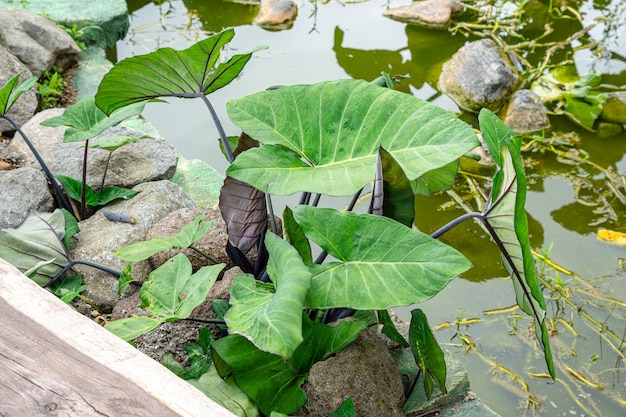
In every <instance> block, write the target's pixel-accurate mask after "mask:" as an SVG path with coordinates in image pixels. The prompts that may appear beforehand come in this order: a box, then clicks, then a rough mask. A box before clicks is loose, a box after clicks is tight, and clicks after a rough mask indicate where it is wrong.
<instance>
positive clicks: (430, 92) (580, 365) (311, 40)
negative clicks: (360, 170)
mask: <svg viewBox="0 0 626 417" xmlns="http://www.w3.org/2000/svg"><path fill="white" fill-rule="evenodd" d="M296 3H297V5H298V8H299V13H298V17H297V19H296V20H295V22H294V24H293V26H292V27H291V28H290V29H288V30H280V31H270V30H266V29H263V28H260V27H258V26H255V25H254V24H253V23H252V20H253V18H254V17H255V15H256V13H257V12H258V6H257V5H250V4H239V3H232V2H224V1H221V0H202V1H200V0H197V1H191V0H188V1H161V2H156V1H155V2H145V1H129V8H130V10H131V12H132V16H131V30H130V32H129V34H128V36H127V37H126V38H125V39H124V40H123V41H120V42H119V43H118V45H117V47H116V50H115V51H111V56H112V57H113V58H114V59H118V60H119V59H123V58H125V57H128V56H132V55H136V54H143V53H147V52H150V51H153V50H154V49H156V48H157V47H159V46H161V47H162V46H168V47H173V48H176V49H184V48H186V47H188V46H189V45H191V44H192V43H193V42H195V41H196V40H199V39H203V38H204V37H206V36H207V35H208V34H210V33H211V32H214V31H219V30H221V29H222V28H223V27H227V26H233V27H235V33H236V35H235V38H234V40H233V41H232V42H231V44H229V45H230V46H229V47H228V50H227V51H225V54H227V55H228V54H234V53H239V52H245V51H248V50H250V49H252V48H253V47H255V46H257V45H267V46H268V47H269V49H267V50H264V51H260V52H258V53H256V54H255V55H254V57H253V59H252V60H251V61H250V63H249V64H248V66H247V67H246V69H245V71H244V73H243V75H242V76H241V77H240V78H239V79H237V80H236V81H235V82H233V83H232V84H231V85H229V86H227V87H225V88H223V89H221V90H219V91H217V92H216V93H214V94H212V95H211V96H210V99H211V101H212V103H213V105H214V107H215V108H216V110H217V111H218V114H219V116H220V117H221V119H222V122H223V123H224V125H225V129H226V132H227V134H229V135H237V134H239V131H238V130H237V128H236V127H235V126H234V125H233V124H231V123H230V122H229V121H228V118H227V116H226V113H225V105H226V103H227V102H228V100H230V99H233V98H237V97H241V96H244V95H248V94H252V93H255V92H258V91H261V90H264V89H266V88H267V87H270V86H273V85H285V84H298V83H306V84H308V83H314V82H318V81H324V80H331V79H342V78H362V79H366V80H371V79H374V78H376V77H377V76H379V75H380V73H381V71H386V72H388V73H390V74H393V75H399V74H409V76H410V78H408V79H406V80H404V81H403V83H402V84H401V85H399V86H398V87H397V88H398V89H400V90H402V91H405V92H407V93H410V94H413V95H415V96H417V97H419V98H421V99H424V100H429V101H431V102H433V103H435V104H437V105H439V106H440V107H442V108H444V109H447V110H450V111H452V112H456V113H460V117H461V118H462V119H464V120H466V121H467V122H469V123H472V124H473V123H475V116H474V115H471V114H467V113H463V112H461V111H460V109H459V108H458V107H457V105H456V104H455V103H454V102H453V101H452V100H451V99H449V98H448V97H447V96H445V95H443V94H441V93H440V92H439V91H438V90H437V80H438V77H439V73H440V71H441V66H442V65H443V63H444V62H446V61H447V60H448V59H449V58H450V57H451V56H452V54H454V52H456V51H457V50H458V49H459V48H460V47H461V46H462V45H463V44H465V43H466V42H468V41H470V40H473V39H477V38H472V37H469V38H467V37H464V36H462V35H458V34H457V35H454V36H453V35H451V34H450V33H448V32H447V31H436V30H429V29H423V28H418V27H414V26H410V25H407V24H405V23H400V22H397V21H394V20H391V19H389V18H386V17H383V15H382V13H383V12H384V11H385V10H386V9H387V8H390V7H399V6H402V5H406V4H409V3H410V2H409V1H406V0H403V1H391V0H389V1H384V0H369V1H365V2H361V3H345V4H342V3H341V2H339V1H330V2H328V3H326V4H324V3H322V2H318V3H314V2H309V1H304V0H296ZM467 3H468V4H470V5H473V4H475V2H472V1H468V2H467ZM493 3H497V4H499V5H500V6H499V7H498V8H497V9H498V10H499V13H503V14H507V13H510V12H511V11H514V10H516V7H517V6H516V5H515V4H520V3H524V4H527V10H532V12H530V11H529V12H528V14H527V17H528V16H530V17H528V18H529V19H531V20H530V22H531V23H532V24H529V25H527V29H526V32H525V33H524V34H525V35H526V36H527V37H536V36H539V35H540V34H541V33H542V32H543V28H544V24H546V23H549V22H552V25H553V27H554V32H553V33H552V34H551V35H549V36H548V37H547V38H546V39H547V40H562V39H566V38H567V37H568V36H571V35H572V34H574V33H576V32H578V31H580V30H581V29H582V28H583V27H586V26H588V25H590V24H592V23H593V22H594V21H596V20H598V19H606V20H605V21H604V22H599V23H598V24H597V26H595V27H594V28H593V29H591V30H589V31H588V32H587V33H586V34H585V35H583V36H582V37H581V38H580V39H579V40H576V41H575V42H574V43H573V46H574V48H576V47H579V46H582V45H586V44H588V43H590V42H596V43H597V44H598V45H599V47H600V49H594V51H593V52H592V51H590V50H589V49H588V48H582V49H580V50H578V51H576V53H574V54H572V53H571V52H572V51H571V49H570V48H564V49H561V50H558V51H555V55H554V59H553V61H552V63H558V62H561V61H560V60H562V61H565V60H566V59H570V58H572V59H573V62H574V64H575V67H576V70H577V71H578V73H579V74H580V75H584V74H587V73H589V72H591V71H595V72H597V73H599V74H602V83H604V84H613V85H617V86H622V88H625V87H624V86H625V85H626V58H625V55H626V2H623V1H620V0H613V1H608V0H607V1H603V0H595V1H565V0H562V1H559V0H553V1H548V0H545V1H525V2H520V1H517V2H502V1H499V2H495V1H494V2H493ZM514 3H515V4H514ZM550 7H552V11H551V12H550ZM568 7H569V9H568ZM559 14H564V15H567V16H570V18H567V19H559V18H558V16H559ZM577 14H579V15H578V16H579V17H580V19H577V18H576V16H577ZM554 16H557V18H556V19H553V17H554ZM508 40H511V39H508ZM515 42H519V40H517V41H515ZM546 49H547V48H545V47H544V48H541V47H537V48H535V50H534V52H531V53H529V54H528V55H527V59H528V60H529V61H530V62H533V63H537V62H540V60H541V59H542V56H543V55H544V54H545V52H546ZM144 115H145V117H146V118H147V119H148V120H150V121H151V122H152V123H153V124H154V125H155V126H156V127H157V128H158V129H159V130H160V132H161V133H162V134H163V135H164V136H165V137H166V138H167V139H168V140H169V141H170V142H171V143H172V144H173V145H174V146H175V147H176V148H177V149H178V150H179V151H180V152H181V153H182V154H183V155H184V156H185V157H187V158H195V159H202V160H204V161H206V162H208V163H209V164H210V165H212V166H213V167H215V168H216V169H217V170H218V171H220V172H224V171H225V169H226V167H227V163H226V161H225V160H224V158H223V157H222V156H221V154H220V152H219V148H218V140H217V137H218V136H217V133H216V131H215V128H214V126H213V124H212V121H211V120H210V118H209V115H208V113H207V111H206V108H205V107H204V105H203V104H202V103H201V102H200V101H197V100H171V101H170V104H169V105H168V104H150V105H148V106H147V108H146V111H145V112H144ZM551 121H552V131H550V132H546V133H545V135H544V137H539V138H537V137H535V138H525V144H526V145H528V149H527V150H526V151H525V152H524V153H523V157H524V160H525V164H526V170H527V177H528V184H529V191H528V199H527V212H528V215H529V222H530V232H531V244H532V246H533V248H534V249H535V250H536V251H538V252H542V251H545V250H547V249H548V248H549V247H551V251H550V256H549V257H550V259H551V261H552V262H554V263H555V264H556V265H558V266H561V267H563V268H565V269H566V270H567V271H571V272H573V273H575V274H576V275H572V274H568V273H567V271H561V272H555V271H554V269H553V268H551V267H549V266H545V265H544V268H543V269H542V271H543V272H544V273H545V276H546V277H547V279H548V280H549V282H551V283H552V285H553V286H552V288H553V289H555V288H557V289H558V288H559V285H557V284H555V282H557V281H556V280H557V279H560V280H561V282H562V286H561V287H560V288H562V290H561V292H560V294H562V297H559V296H558V293H559V292H558V291H554V292H553V291H551V290H549V289H546V291H545V295H546V296H547V297H548V298H550V301H549V302H548V317H549V318H550V319H551V322H552V323H554V329H555V331H554V334H553V337H552V338H551V343H552V347H553V352H554V356H555V363H556V370H557V373H558V379H557V381H556V382H552V381H551V380H550V379H546V378H542V377H541V376H542V374H545V373H546V367H545V364H544V362H543V358H542V353H541V352H539V351H538V349H537V347H536V346H535V342H534V337H533V336H532V335H529V334H528V329H529V326H530V325H531V321H530V319H529V318H528V317H525V316H524V315H520V312H519V310H518V311H504V312H498V313H497V314H489V313H490V312H492V311H493V310H497V309H504V308H507V307H510V306H513V305H514V304H515V298H514V293H513V289H512V285H511V282H510V280H509V279H508V277H507V276H506V273H505V272H504V270H503V268H502V266H501V263H500V255H499V253H498V251H497V249H496V247H495V245H493V244H492V243H491V242H490V241H489V238H488V237H487V236H486V234H485V233H484V232H483V231H482V230H481V229H480V228H479V227H478V226H477V225H475V224H472V223H466V224H463V225H461V226H459V227H457V228H455V229H453V230H452V231H451V232H449V233H448V234H446V235H444V237H443V238H442V240H444V241H445V242H446V243H448V244H450V245H452V246H454V247H456V248H457V249H459V250H461V251H462V252H463V253H464V254H465V255H466V256H467V257H468V258H469V259H470V260H471V261H472V262H473V263H474V265H475V266H474V268H473V269H472V270H470V271H469V272H468V273H466V274H464V275H463V276H461V277H460V278H459V279H456V280H454V281H453V282H452V283H451V284H450V285H448V287H447V288H446V289H445V290H444V291H443V292H441V293H440V294H439V295H437V296H436V297H434V298H433V299H431V300H429V301H427V302H425V303H422V304H421V305H420V306H419V307H420V308H422V309H423V310H424V311H425V312H426V314H427V316H428V317H429V321H430V324H431V326H433V327H436V328H437V329H438V330H437V331H436V333H435V334H436V335H437V337H438V339H439V341H440V343H441V344H442V345H443V346H444V347H446V348H448V349H449V350H451V351H452V352H454V353H455V354H456V356H457V357H458V358H459V359H460V360H461V361H462V362H463V363H464V364H465V365H466V366H467V368H468V370H469V374H470V381H471V385H472V389H473V390H474V391H475V392H476V393H477V394H478V395H479V397H481V398H482V399H483V401H484V402H486V403H487V404H488V405H489V406H490V407H491V408H493V410H495V411H496V412H498V413H499V414H501V415H502V416H519V415H529V416H531V415H541V416H570V415H573V416H583V415H584V416H622V415H626V374H625V373H624V371H625V369H626V368H625V366H626V365H625V364H624V360H623V358H624V354H625V351H626V349H625V346H624V343H623V342H622V340H623V339H624V337H625V336H626V320H625V316H626V304H625V302H626V282H625V280H624V269H623V265H622V260H623V259H626V248H625V247H622V246H616V245H610V244H607V243H604V242H602V241H599V240H598V239H597V238H596V232H597V231H598V230H599V229H604V228H606V229H611V230H617V231H623V232H626V208H625V206H624V204H623V203H622V202H621V201H620V199H619V196H618V194H617V193H615V192H613V190H614V189H616V190H617V191H618V192H621V193H624V194H626V191H625V190H624V186H623V179H622V178H621V176H622V175H624V174H625V173H626V158H624V155H625V153H626V133H625V132H624V130H623V129H622V130H621V131H619V132H617V133H615V134H612V135H603V134H600V133H598V132H589V131H586V130H584V129H582V128H580V127H578V126H576V125H575V124H573V123H571V122H570V121H568V120H567V119H566V118H565V117H564V116H554V117H552V119H551ZM555 150H556V151H558V152H560V154H559V153H558V152H555ZM486 174H487V175H488V171H487V172H486ZM609 179H612V180H611V181H609ZM464 184H466V181H465V179H464V178H462V177H460V179H459V181H458V185H459V187H458V188H457V193H458V195H460V196H466V195H467V189H466V187H464ZM451 201H452V200H451V199H450V197H449V196H448V195H446V194H442V195H439V196H435V197H430V198H421V197H419V198H417V200H416V207H417V213H418V220H417V221H416V225H417V226H418V227H419V228H420V229H421V230H422V231H424V232H428V233H429V232H432V231H434V230H435V229H437V228H438V227H439V226H441V225H443V224H445V223H446V222H447V221H449V220H450V219H452V218H454V217H456V216H458V215H460V214H463V211H462V210H461V209H460V208H459V207H458V206H456V205H455V204H453V203H451ZM290 204H292V205H293V204H295V203H293V202H291V203H290ZM541 265H543V264H540V266H541ZM615 300H617V301H615ZM568 303H571V304H568ZM409 312H410V309H409V308H406V309H399V310H398V314H399V315H400V316H401V317H402V318H405V319H408V318H409V317H410V313H409ZM471 319H478V320H471ZM463 320H465V321H463Z"/></svg>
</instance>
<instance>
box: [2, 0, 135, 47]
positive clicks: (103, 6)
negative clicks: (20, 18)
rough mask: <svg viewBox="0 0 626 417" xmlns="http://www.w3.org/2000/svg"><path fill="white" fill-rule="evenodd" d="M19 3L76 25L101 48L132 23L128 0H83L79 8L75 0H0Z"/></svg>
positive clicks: (13, 4) (12, 4)
mask: <svg viewBox="0 0 626 417" xmlns="http://www.w3.org/2000/svg"><path fill="white" fill-rule="evenodd" d="M16 6H19V7H22V8H24V9H26V10H28V11H30V12H32V13H35V14H41V15H45V16H46V17H47V18H48V19H50V20H52V21H53V22H56V23H58V24H61V25H63V26H65V27H67V28H71V27H72V25H76V28H77V30H80V31H82V32H83V36H82V38H81V41H83V42H85V43H87V44H96V45H97V46H99V47H101V48H109V47H112V46H114V45H115V43H116V42H117V41H118V40H120V39H122V38H123V37H124V36H125V35H126V32H128V27H129V25H130V22H129V19H128V6H127V4H126V0H107V1H83V2H81V3H80V7H77V2H76V1H75V0H37V1H15V0H0V8H3V7H16Z"/></svg>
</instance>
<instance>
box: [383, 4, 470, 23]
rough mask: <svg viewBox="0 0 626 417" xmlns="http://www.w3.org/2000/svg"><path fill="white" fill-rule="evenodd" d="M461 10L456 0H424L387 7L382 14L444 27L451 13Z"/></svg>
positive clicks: (403, 20) (397, 18) (401, 19)
mask: <svg viewBox="0 0 626 417" xmlns="http://www.w3.org/2000/svg"><path fill="white" fill-rule="evenodd" d="M461 10H463V4H461V2H460V1H458V0H425V1H416V2H413V3H411V4H410V5H408V6H401V7H396V8H393V9H389V10H387V11H385V12H384V13H383V15H384V16H387V17H389V18H391V19H394V20H398V21H400V22H405V23H410V24H413V25H418V26H424V27H429V28H435V29H445V28H447V27H448V26H449V25H450V19H451V18H452V15H453V14H454V13H456V12H460V11H461Z"/></svg>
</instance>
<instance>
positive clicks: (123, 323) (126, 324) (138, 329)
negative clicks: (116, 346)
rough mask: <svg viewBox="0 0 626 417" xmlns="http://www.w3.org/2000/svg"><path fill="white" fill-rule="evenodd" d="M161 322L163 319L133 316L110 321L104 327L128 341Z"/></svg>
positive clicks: (154, 327) (152, 328)
mask: <svg viewBox="0 0 626 417" xmlns="http://www.w3.org/2000/svg"><path fill="white" fill-rule="evenodd" d="M161 323H163V320H161V319H158V318H153V317H145V316H135V317H127V318H123V319H119V320H113V321H110V322H108V323H107V324H105V325H104V328H105V329H107V330H108V331H110V332H111V333H113V334H114V335H116V336H117V337H119V338H121V339H123V340H125V341H127V342H129V341H131V340H133V339H135V338H137V337H139V336H141V335H142V334H144V333H148V332H151V331H152V330H154V329H156V328H157V327H159V325H160V324H161Z"/></svg>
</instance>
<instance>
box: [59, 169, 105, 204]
mask: <svg viewBox="0 0 626 417" xmlns="http://www.w3.org/2000/svg"><path fill="white" fill-rule="evenodd" d="M54 177H55V178H56V179H58V180H59V182H61V184H62V185H63V189H64V190H65V193H66V194H67V196H68V197H69V198H72V199H74V200H76V201H81V198H82V197H81V193H82V190H83V183H82V182H81V181H78V180H75V179H74V178H70V177H66V176H65V175H55V176H54ZM85 204H87V205H88V206H91V207H96V206H97V205H98V198H97V197H96V193H94V192H93V190H92V189H91V187H90V186H89V184H85Z"/></svg>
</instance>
